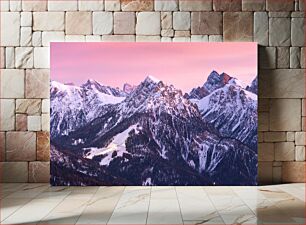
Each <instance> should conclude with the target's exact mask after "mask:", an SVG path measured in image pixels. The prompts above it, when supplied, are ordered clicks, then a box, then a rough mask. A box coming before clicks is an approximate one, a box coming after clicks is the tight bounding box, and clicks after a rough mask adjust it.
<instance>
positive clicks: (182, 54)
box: [51, 42, 257, 92]
mask: <svg viewBox="0 0 306 225" xmlns="http://www.w3.org/2000/svg"><path fill="white" fill-rule="evenodd" d="M212 70H216V71H217V72H219V73H222V72H226V73H228V74H229V75H231V76H234V77H236V78H238V79H240V80H241V81H243V82H244V83H246V84H249V83H251V81H252V80H253V79H254V78H255V76H256V75H257V44H256V43H250V42H245V43H101V42H97V43H52V44H51V80H56V81H59V82H63V83H68V82H73V83H75V84H76V85H80V84H82V83H85V82H86V81H87V80H88V79H89V78H91V79H94V80H97V81H98V82H99V83H101V84H104V85H110V86H112V87H120V88H122V86H123V84H124V83H126V82H127V83H130V84H136V85H137V84H139V83H140V82H141V81H142V80H144V78H145V77H146V76H148V75H152V76H154V77H156V78H158V79H160V80H162V81H164V82H165V83H167V84H173V85H174V86H175V87H176V88H179V89H182V90H183V91H184V92H189V91H190V90H191V89H192V88H194V87H198V86H202V85H203V84H204V82H205V81H206V79H207V76H208V75H209V74H210V72H211V71H212Z"/></svg>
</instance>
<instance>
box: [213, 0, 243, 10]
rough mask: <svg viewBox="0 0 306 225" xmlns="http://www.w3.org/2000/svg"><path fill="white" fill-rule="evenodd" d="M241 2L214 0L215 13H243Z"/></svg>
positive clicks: (237, 0)
mask: <svg viewBox="0 0 306 225" xmlns="http://www.w3.org/2000/svg"><path fill="white" fill-rule="evenodd" d="M241 7H242V6H241V0H227V1H224V0H213V9H214V11H231V12H235V11H241Z"/></svg>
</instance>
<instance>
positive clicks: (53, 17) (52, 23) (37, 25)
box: [33, 12, 65, 31]
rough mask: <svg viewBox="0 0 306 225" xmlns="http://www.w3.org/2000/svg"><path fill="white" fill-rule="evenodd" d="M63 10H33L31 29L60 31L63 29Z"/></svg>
mask: <svg viewBox="0 0 306 225" xmlns="http://www.w3.org/2000/svg"><path fill="white" fill-rule="evenodd" d="M64 15H65V13H64V12H34V13H33V30H34V31H37V30H40V31H62V30H64V29H65V26H64V22H65V16H64Z"/></svg>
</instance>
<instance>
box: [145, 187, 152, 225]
mask: <svg viewBox="0 0 306 225" xmlns="http://www.w3.org/2000/svg"><path fill="white" fill-rule="evenodd" d="M152 188H153V187H152V186H151V187H150V197H149V204H148V211H147V218H146V224H148V218H149V210H150V204H151V194H152Z"/></svg>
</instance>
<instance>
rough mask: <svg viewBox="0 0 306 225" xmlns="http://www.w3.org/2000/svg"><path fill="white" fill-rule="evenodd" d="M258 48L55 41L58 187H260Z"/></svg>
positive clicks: (53, 135) (54, 155)
mask: <svg viewBox="0 0 306 225" xmlns="http://www.w3.org/2000/svg"><path fill="white" fill-rule="evenodd" d="M257 87H258V84H257V44H255V43H52V44H51V90H50V91H51V102H50V105H51V111H50V113H51V124H50V126H51V127H50V133H51V179H50V182H51V184H52V185H82V186H86V185H256V184H257V181H256V179H257V125H258V124H257V118H258V116H257V89H258V88H257Z"/></svg>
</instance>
